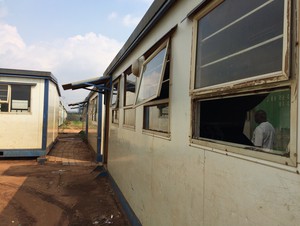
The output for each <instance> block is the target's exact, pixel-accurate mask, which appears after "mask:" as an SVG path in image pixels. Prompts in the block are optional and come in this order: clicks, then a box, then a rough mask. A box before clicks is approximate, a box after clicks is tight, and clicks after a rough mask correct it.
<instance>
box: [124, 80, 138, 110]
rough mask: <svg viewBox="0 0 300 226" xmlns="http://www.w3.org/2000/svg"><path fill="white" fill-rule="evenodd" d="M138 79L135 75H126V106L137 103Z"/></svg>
mask: <svg viewBox="0 0 300 226" xmlns="http://www.w3.org/2000/svg"><path fill="white" fill-rule="evenodd" d="M135 90H136V77H135V75H134V74H129V75H126V79H125V106H128V105H133V104H134V101H135V97H136V96H135Z"/></svg>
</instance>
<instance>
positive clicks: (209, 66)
mask: <svg viewBox="0 0 300 226" xmlns="http://www.w3.org/2000/svg"><path fill="white" fill-rule="evenodd" d="M218 3H220V4H218V5H208V6H207V8H205V9H203V12H205V13H203V12H199V14H198V15H196V17H195V29H196V30H197V33H196V37H195V50H196V54H195V56H194V64H195V65H194V68H195V70H194V73H193V76H194V79H193V85H192V87H193V88H192V92H191V96H192V106H193V111H192V112H193V117H192V118H193V123H192V138H191V142H192V143H195V144H200V145H202V146H207V147H208V148H210V149H212V150H213V149H217V150H224V151H226V152H228V151H229V152H236V153H239V154H245V155H248V156H254V157H259V158H262V159H267V160H273V161H276V162H281V163H285V164H290V165H295V164H296V163H295V162H296V158H295V156H296V155H295V154H296V138H295V134H296V132H295V126H294V125H295V122H296V121H295V119H294V118H293V117H291V115H294V114H295V111H296V101H292V99H295V98H297V97H296V94H293V91H292V90H295V89H296V84H295V79H293V78H292V77H291V76H290V74H291V73H290V71H291V70H293V68H291V67H290V66H291V65H292V64H290V61H291V60H293V59H289V56H290V54H289V53H290V46H289V45H288V43H289V42H290V41H293V40H292V39H291V37H290V32H289V31H290V27H289V26H290V24H291V21H290V20H291V19H290V18H289V16H290V15H291V13H290V12H289V11H288V10H290V9H291V8H292V7H290V1H289V0H273V1H267V0H265V1H258V0H254V1H246V0H242V1H241V0H226V1H219V2H218ZM262 131H264V134H268V136H265V135H264V136H262V135H261V134H262Z"/></svg>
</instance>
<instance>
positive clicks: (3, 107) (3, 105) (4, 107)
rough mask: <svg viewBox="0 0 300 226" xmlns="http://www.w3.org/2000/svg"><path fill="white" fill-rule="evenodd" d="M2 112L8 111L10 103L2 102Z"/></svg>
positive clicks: (0, 109) (0, 108) (0, 105)
mask: <svg viewBox="0 0 300 226" xmlns="http://www.w3.org/2000/svg"><path fill="white" fill-rule="evenodd" d="M0 112H8V103H0Z"/></svg>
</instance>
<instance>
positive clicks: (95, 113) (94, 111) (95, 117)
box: [91, 96, 98, 122]
mask: <svg viewBox="0 0 300 226" xmlns="http://www.w3.org/2000/svg"><path fill="white" fill-rule="evenodd" d="M91 104H92V106H91V107H92V121H94V122H97V121H98V96H96V97H95V98H94V99H92V101H91Z"/></svg>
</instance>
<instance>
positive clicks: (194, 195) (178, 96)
mask: <svg viewBox="0 0 300 226" xmlns="http://www.w3.org/2000/svg"><path fill="white" fill-rule="evenodd" d="M197 4H199V1H196V0H189V1H177V3H176V4H175V6H174V7H172V10H171V12H169V13H168V15H167V16H166V17H165V18H164V19H163V20H162V21H160V23H159V25H158V26H157V27H156V28H154V29H153V30H152V32H151V33H150V34H149V35H148V36H147V37H145V38H144V41H143V42H142V43H141V44H140V45H139V46H138V47H137V48H136V50H134V51H133V52H132V54H131V55H130V56H129V57H128V58H127V59H126V60H125V61H124V62H123V64H122V65H120V66H119V67H118V69H117V70H116V71H115V72H114V75H113V76H114V78H115V77H117V76H119V75H120V74H121V73H122V72H123V71H124V70H125V69H126V68H128V66H129V65H130V64H131V63H132V62H133V61H134V60H135V59H137V58H138V57H139V56H141V55H142V54H143V53H144V52H146V51H147V50H148V49H149V48H150V47H151V46H152V45H153V44H155V43H156V41H158V40H159V39H160V37H162V36H163V35H164V34H165V33H166V32H167V31H168V30H170V29H171V28H172V27H173V26H174V25H176V24H178V27H177V30H176V31H175V33H174V35H173V37H172V39H171V48H172V49H171V73H170V74H171V79H172V82H171V85H170V92H171V94H170V115H169V117H170V129H171V138H170V139H166V138H159V137H154V136H152V135H149V134H143V132H142V125H143V110H142V106H140V107H137V108H136V129H135V130H129V129H126V128H123V126H122V122H123V111H122V109H121V110H120V117H119V119H120V122H119V125H114V124H110V131H109V153H108V169H109V172H110V174H111V175H112V176H113V178H114V180H115V181H116V183H117V185H118V186H119V188H120V189H121V191H122V192H123V195H124V196H125V198H126V200H127V201H128V202H129V204H130V206H131V208H132V209H133V210H134V212H135V214H136V215H137V216H138V218H139V219H140V221H141V222H142V224H143V225H163V226H168V225H180V226H181V225H191V226H194V225H204V226H208V225H214V226H216V225H264V226H265V225H270V226H273V225H293V226H296V225H299V222H300V175H299V174H297V173H296V170H297V169H298V171H299V164H298V166H297V167H288V166H283V165H281V164H277V163H272V162H268V161H262V160H258V159H256V158H251V157H245V156H243V155H238V154H236V155H233V156H227V155H226V153H224V152H221V151H218V150H215V151H213V150H210V149H209V148H205V147H202V148H200V147H195V146H191V144H190V142H189V134H190V123H191V98H190V96H189V85H190V83H189V81H190V70H191V68H190V63H191V46H192V44H191V42H192V21H190V20H188V19H185V20H183V19H184V18H185V16H186V15H187V14H188V12H189V11H191V10H192V9H193V8H194V7H195V6H196V5H197ZM298 7H299V6H298ZM298 63H299V62H298ZM120 90H121V95H122V93H123V92H122V91H123V82H122V81H121V88H120ZM298 98H299V97H298ZM122 100H123V98H121V103H120V106H123V103H122ZM298 116H299V117H300V114H299V112H298ZM299 129H300V127H299V125H298V130H299ZM298 140H299V139H298ZM298 142H299V141H298ZM298 146H299V145H298ZM298 162H299V155H298Z"/></svg>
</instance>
